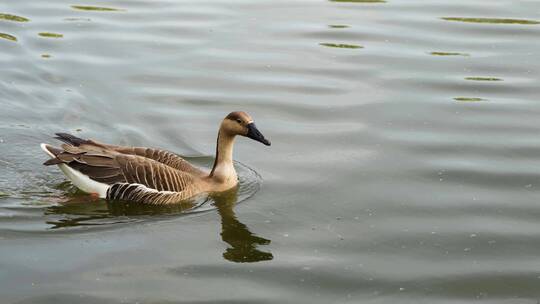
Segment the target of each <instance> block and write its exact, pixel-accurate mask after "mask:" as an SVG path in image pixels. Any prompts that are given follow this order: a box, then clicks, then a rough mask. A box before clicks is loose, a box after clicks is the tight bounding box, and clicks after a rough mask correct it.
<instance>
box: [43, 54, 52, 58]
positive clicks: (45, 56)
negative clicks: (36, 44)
mask: <svg viewBox="0 0 540 304" xmlns="http://www.w3.org/2000/svg"><path fill="white" fill-rule="evenodd" d="M41 58H51V55H49V54H41Z"/></svg>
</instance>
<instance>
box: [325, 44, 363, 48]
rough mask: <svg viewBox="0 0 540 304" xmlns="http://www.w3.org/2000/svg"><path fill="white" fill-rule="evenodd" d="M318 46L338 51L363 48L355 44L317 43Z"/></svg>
mask: <svg viewBox="0 0 540 304" xmlns="http://www.w3.org/2000/svg"><path fill="white" fill-rule="evenodd" d="M319 45H322V46H326V47H332V48H340V49H363V48H364V47H363V46H361V45H357V44H345V43H319Z"/></svg>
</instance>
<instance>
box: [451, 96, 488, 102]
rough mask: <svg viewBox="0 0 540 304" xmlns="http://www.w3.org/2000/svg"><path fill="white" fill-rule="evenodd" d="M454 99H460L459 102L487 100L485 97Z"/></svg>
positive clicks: (458, 98)
mask: <svg viewBox="0 0 540 304" xmlns="http://www.w3.org/2000/svg"><path fill="white" fill-rule="evenodd" d="M454 100H455V101H459V102H479V101H485V99H483V98H478V97H455V98H454Z"/></svg>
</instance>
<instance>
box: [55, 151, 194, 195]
mask: <svg viewBox="0 0 540 304" xmlns="http://www.w3.org/2000/svg"><path fill="white" fill-rule="evenodd" d="M54 149H55V151H54V154H55V158H53V159H50V160H48V161H46V162H45V165H57V164H66V165H68V166H69V167H70V168H72V169H75V170H77V171H79V172H81V173H82V174H84V175H86V176H88V177H89V178H90V179H92V180H94V181H97V182H100V183H105V184H109V185H112V184H115V183H127V184H140V185H143V186H145V187H146V188H149V189H155V190H157V191H171V192H182V191H184V190H186V189H187V188H189V187H194V182H195V180H196V179H197V177H196V176H194V175H192V174H190V173H187V172H183V171H180V170H177V169H175V168H173V167H170V166H167V165H165V164H163V163H160V162H158V161H155V160H153V159H149V158H146V157H142V156H138V155H128V154H122V153H119V152H116V151H111V150H107V149H102V148H99V147H96V146H92V145H79V146H78V147H76V146H71V145H67V144H64V145H62V149H56V148H54Z"/></svg>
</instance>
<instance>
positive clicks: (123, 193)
mask: <svg viewBox="0 0 540 304" xmlns="http://www.w3.org/2000/svg"><path fill="white" fill-rule="evenodd" d="M56 135H57V137H55V138H56V139H59V140H61V141H62V142H64V144H62V145H61V147H60V148H57V147H53V146H51V145H48V144H41V149H42V150H43V151H45V153H47V155H49V156H50V157H51V158H50V159H49V160H47V161H46V162H45V163H44V165H46V166H49V165H58V167H59V168H60V170H61V171H62V172H63V173H64V174H65V175H66V177H67V178H68V179H69V180H71V182H72V183H73V184H74V185H75V186H76V187H77V188H79V189H81V190H82V191H84V192H87V193H93V194H97V195H98V196H99V197H101V198H106V199H113V200H114V199H121V200H129V201H136V202H141V203H147V204H172V203H178V202H181V201H182V200H186V199H188V198H191V197H193V196H195V195H197V194H200V193H205V192H221V191H226V190H228V189H231V188H233V187H235V186H236V185H237V183H238V176H237V174H236V171H235V169H234V166H233V158H232V155H233V145H234V139H235V136H236V135H241V136H246V137H249V138H251V139H254V140H256V141H259V142H262V143H263V144H265V145H267V146H269V145H270V142H269V141H268V140H267V139H265V138H264V136H263V135H262V134H261V133H260V132H259V130H258V129H257V127H256V126H255V124H254V123H253V119H251V117H250V116H249V115H248V114H247V113H245V112H232V113H230V114H229V115H227V117H225V119H224V120H223V121H222V123H221V126H220V128H219V132H218V138H217V146H216V159H215V161H214V165H213V167H212V170H211V171H210V172H207V171H205V170H203V169H199V168H197V167H195V166H193V165H191V164H190V163H189V162H188V161H186V160H185V159H183V158H182V157H180V156H178V155H177V154H174V153H172V152H169V151H165V150H160V149H152V148H144V147H124V146H115V145H108V144H103V143H100V142H97V141H94V140H89V139H81V138H78V137H76V136H73V135H70V134H66V133H57V134H56Z"/></svg>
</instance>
